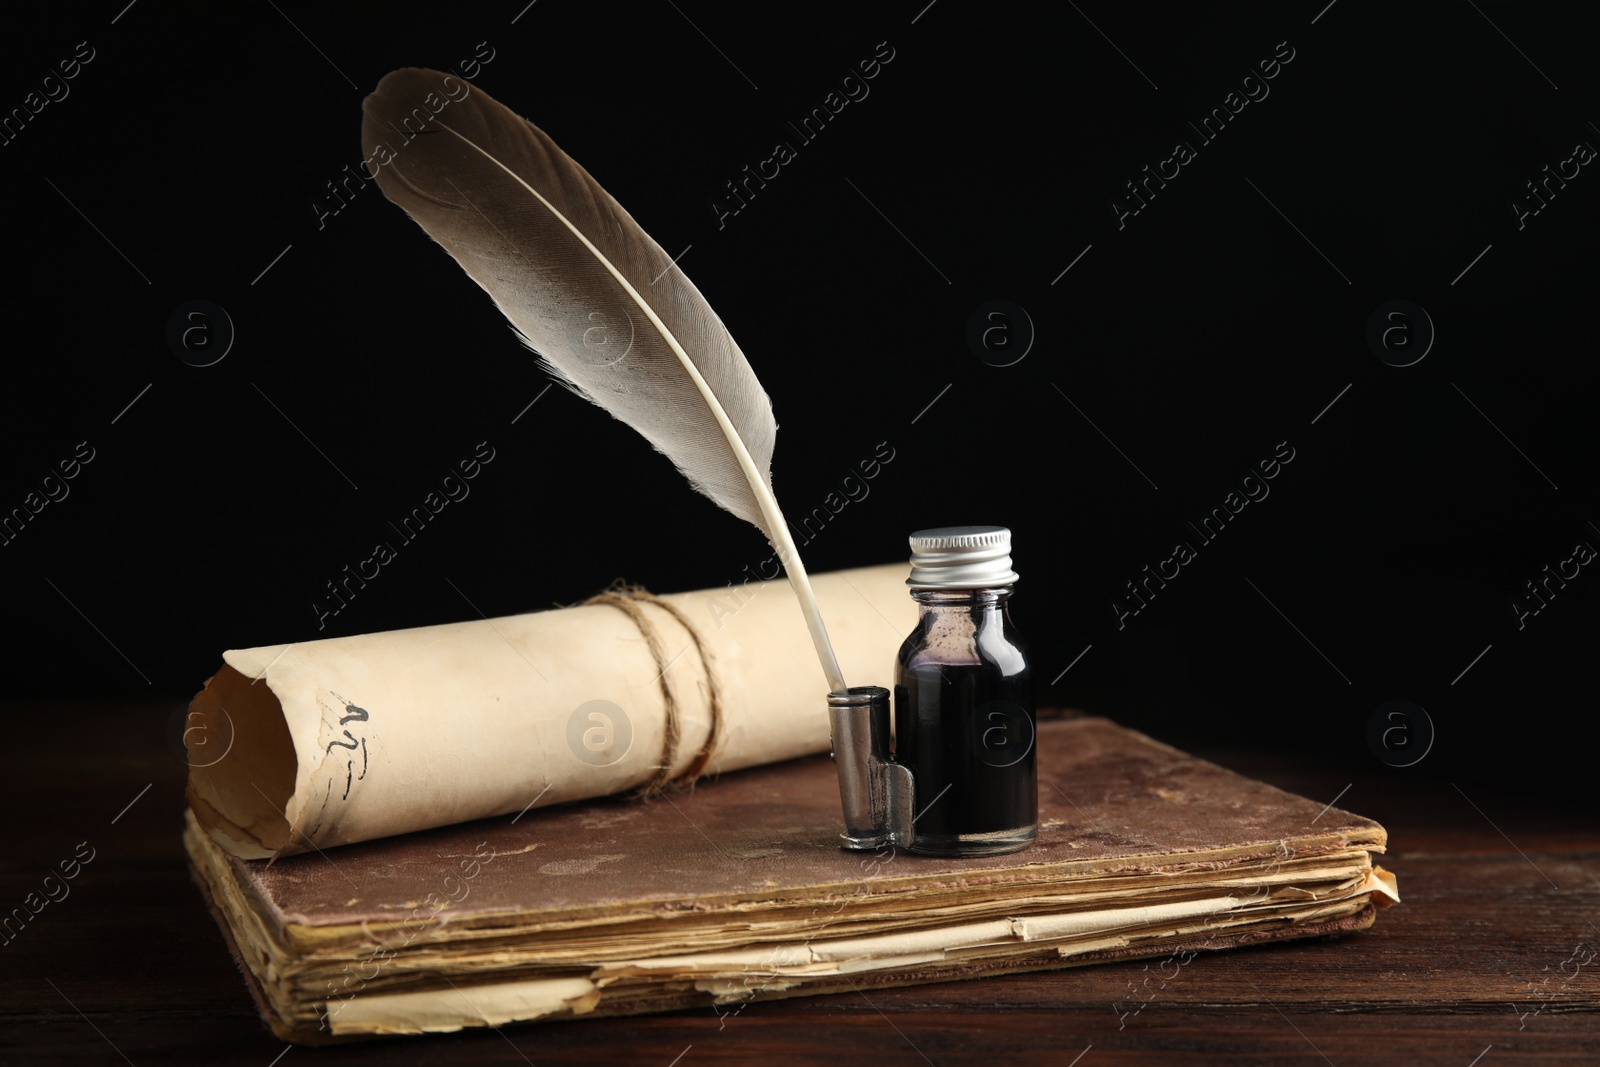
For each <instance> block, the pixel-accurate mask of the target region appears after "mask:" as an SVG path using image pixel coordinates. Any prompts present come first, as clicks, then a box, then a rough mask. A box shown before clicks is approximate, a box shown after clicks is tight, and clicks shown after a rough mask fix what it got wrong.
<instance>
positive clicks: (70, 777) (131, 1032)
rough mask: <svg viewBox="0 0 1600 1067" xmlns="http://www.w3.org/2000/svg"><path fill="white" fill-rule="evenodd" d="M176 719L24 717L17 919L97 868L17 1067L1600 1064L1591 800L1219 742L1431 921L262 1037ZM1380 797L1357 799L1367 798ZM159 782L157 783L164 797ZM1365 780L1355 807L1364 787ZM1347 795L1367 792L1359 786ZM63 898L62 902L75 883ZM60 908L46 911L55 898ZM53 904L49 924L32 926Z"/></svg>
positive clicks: (29, 1010) (154, 711)
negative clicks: (1169, 959) (1363, 826)
mask: <svg viewBox="0 0 1600 1067" xmlns="http://www.w3.org/2000/svg"><path fill="white" fill-rule="evenodd" d="M181 707H182V705H181V703H180V702H177V701H165V702H163V701H151V702H148V703H110V702H107V703H88V702H65V701H63V702H59V703H46V704H39V703H32V704H27V705H20V704H6V705H0V714H3V715H4V717H5V721H7V722H8V723H12V724H13V725H14V731H15V733H16V734H18V735H20V736H16V737H14V739H13V744H14V746H15V747H14V748H13V752H26V753H29V754H30V755H31V756H32V758H31V759H29V760H26V761H25V760H22V759H18V758H14V757H8V759H7V766H8V769H7V772H6V775H5V789H6V792H7V797H8V800H9V803H8V804H7V807H6V810H7V812H8V813H9V814H8V820H7V823H8V824H7V826H6V834H5V840H6V845H5V849H4V851H3V853H0V855H3V861H0V914H10V913H11V911H12V909H13V908H18V907H24V903H25V901H27V900H29V899H30V898H29V894H30V893H41V896H42V887H43V885H44V878H45V876H46V875H47V874H49V873H50V872H51V871H52V870H57V871H58V870H59V869H60V867H59V865H60V863H61V862H62V861H63V860H71V859H72V858H73V857H74V853H75V851H80V850H79V845H80V843H81V842H88V844H89V846H90V847H91V848H92V849H93V850H94V858H93V859H92V860H91V861H90V862H88V863H87V864H83V865H82V866H81V868H80V869H79V870H78V873H77V876H76V877H75V878H73V879H71V880H70V881H68V882H65V883H64V884H65V887H66V888H67V890H68V892H67V895H66V896H64V897H61V899H59V900H52V901H50V902H48V903H47V904H45V905H44V906H43V907H42V908H41V909H40V910H39V912H38V914H36V915H33V916H32V918H31V919H30V920H29V921H28V922H26V924H24V925H21V926H20V927H19V926H18V924H16V923H13V924H12V925H11V927H9V928H8V930H7V934H6V935H5V936H6V937H9V940H5V941H4V943H3V944H0V1065H13V1064H15V1065H22V1064H51V1065H57V1064H62V1065H67V1064H117V1063H124V1062H127V1063H132V1064H138V1065H143V1064H146V1063H205V1064H244V1065H257V1064H258V1065H260V1067H270V1065H272V1064H282V1065H285V1067H292V1065H293V1064H296V1063H305V1062H310V1061H312V1060H316V1061H319V1062H324V1063H339V1064H346V1063H349V1064H368V1063H372V1064H377V1063H383V1064H454V1063H463V1064H466V1063H471V1064H474V1065H488V1064H523V1063H532V1064H538V1065H540V1067H544V1065H546V1064H567V1063H573V1064H576V1063H607V1064H611V1063H616V1064H659V1065H660V1067H670V1065H674V1064H676V1065H678V1067H698V1065H701V1064H712V1063H719V1064H735V1063H754V1062H783V1063H830V1064H832V1063H837V1062H839V1061H840V1060H842V1059H849V1060H852V1061H867V1062H872V1063H882V1064H902V1063H903V1064H924V1063H926V1064H934V1065H937V1067H945V1065H947V1064H950V1065H954V1064H985V1065H987V1064H993V1063H1000V1062H1004V1063H1027V1064H1051V1065H1057V1067H1068V1065H1072V1064H1077V1065H1080V1067H1100V1065H1108V1064H1132V1063H1188V1062H1199V1061H1201V1060H1202V1059H1203V1060H1205V1061H1206V1062H1208V1063H1241V1064H1277V1063H1283V1064H1323V1063H1332V1064H1338V1065H1344V1064H1355V1063H1362V1064H1371V1063H1395V1064H1454V1065H1459V1067H1469V1065H1474V1064H1476V1065H1481V1067H1495V1065H1497V1064H1505V1063H1530V1064H1531V1063H1540V1064H1545V1063H1574V1064H1577V1063H1586V1064H1592V1063H1596V1062H1600V957H1596V956H1595V949H1596V948H1597V947H1600V928H1597V927H1600V819H1596V817H1595V812H1594V811H1593V809H1587V808H1582V807H1578V806H1575V805H1573V804H1571V803H1570V802H1566V801H1552V800H1541V799H1539V798H1537V797H1529V796H1525V795H1512V794H1507V793H1503V792H1497V791H1495V790H1494V789H1492V788H1490V787H1488V786H1485V785H1483V784H1481V783H1451V782H1448V781H1442V780H1439V779H1435V778H1432V777H1429V776H1428V775H1426V774H1425V773H1419V769H1420V768H1411V769H1408V770H1405V771H1398V770H1390V769H1388V768H1385V767H1382V766H1379V765H1378V764H1376V762H1374V763H1373V764H1372V765H1371V766H1370V767H1368V768H1350V767H1346V766H1338V765H1333V764H1328V763H1324V762H1318V761H1316V760H1315V759H1312V758H1306V757H1299V756H1295V757H1291V756H1288V755H1284V754H1273V753H1262V752H1253V751H1245V750H1216V751H1207V750H1205V749H1204V748H1200V749H1198V750H1197V754H1199V755H1202V756H1205V757H1206V758H1208V759H1212V760H1215V761H1217V762H1219V763H1222V764H1223V765H1225V766H1228V767H1230V768H1232V769H1234V770H1237V771H1240V772H1241V773H1244V774H1247V775H1250V776H1252V777H1256V778H1260V779H1261V780H1263V781H1267V782H1270V783H1272V784H1274V785H1277V786H1280V787H1282V788H1285V789H1288V790H1290V791H1292V792H1297V793H1301V794H1303V795H1305V796H1308V797H1312V798H1318V799H1324V800H1326V801H1329V802H1331V801H1333V800H1334V799H1335V797H1336V796H1337V797H1338V800H1339V806H1340V807H1341V808H1345V809H1347V810H1351V811H1355V812H1359V813H1360V814H1362V815H1366V816H1368V817H1370V818H1373V819H1376V820H1378V821H1379V822H1381V823H1382V824H1383V825H1384V826H1385V827H1386V828H1387V829H1388V831H1389V834H1390V845H1391V848H1390V851H1389V854H1388V857H1387V858H1386V859H1385V861H1384V863H1385V865H1386V866H1388V867H1389V868H1390V869H1392V870H1394V871H1395V872H1396V874H1397V875H1398V876H1399V879H1400V888H1401V894H1402V896H1403V898H1404V903H1403V904H1402V905H1400V906H1398V907H1395V908H1391V909H1389V910H1388V911H1387V912H1385V913H1384V914H1383V915H1382V916H1381V917H1380V920H1379V922H1378V924H1377V926H1375V927H1374V928H1373V929H1372V930H1370V931H1368V932H1366V933H1364V934H1359V935H1356V936H1354V937H1349V938H1344V939H1341V940H1337V941H1313V942H1297V943H1286V944H1282V945H1267V946H1262V947H1256V948H1249V949H1242V950H1238V951H1234V952H1229V953H1219V954H1216V955H1201V956H1199V957H1196V958H1195V959H1194V960H1193V961H1191V962H1189V963H1188V964H1187V965H1186V966H1184V967H1183V968H1182V969H1181V970H1178V971H1177V973H1176V974H1173V973H1172V972H1173V968H1172V967H1168V968H1166V970H1165V972H1164V973H1158V971H1157V968H1156V967H1155V966H1153V965H1151V964H1148V963H1145V962H1132V963H1119V964H1109V965H1104V966H1098V967H1089V968H1080V969H1073V970H1067V971H1060V972H1049V973H1040V974H1019V975H1015V976H1008V977H999V978H991V979H985V980H981V981H975V982H956V983H949V984H944V985H934V986H922V987H915V988H909V989H893V990H876V991H865V990H858V991H856V992H854V993H845V994H840V995H836V996H827V997H817V998H807V999H797V1000H791V1001H780V1002H773V1003H760V1004H753V1005H749V1006H746V1007H745V1008H743V1009H742V1010H740V1011H738V1012H737V1013H735V1014H727V1015H723V1016H719V1015H718V1014H717V1013H716V1012H715V1011H713V1010H711V1009H709V1008H708V1009H705V1010H697V1011H683V1012H676V1013H672V1014H667V1015H659V1016H644V1017H636V1018H623V1019H603V1020H594V1021H592V1022H586V1021H574V1022H561V1023H554V1024H546V1025H532V1026H520V1027H507V1028H505V1029H503V1030H499V1031H493V1030H487V1031H481V1032H475V1033H465V1034H456V1035H449V1036H441V1037H433V1038H421V1039H417V1038H412V1039H405V1040H395V1041H378V1042H372V1043H367V1044H363V1045H352V1046H343V1047H335V1048H326V1049H307V1048H300V1047H290V1046H287V1045H285V1044H283V1043H282V1042H280V1041H277V1040H276V1039H274V1038H273V1037H272V1035H271V1034H270V1032H269V1031H268V1030H267V1029H266V1027H265V1026H264V1025H263V1024H262V1023H261V1021H260V1020H259V1019H258V1018H257V1017H256V1014H255V1011H254V1009H253V1006H252V1004H251V1002H250V998H249V996H248V995H247V993H246V991H245V987H244V983H243V981H242V980H241V978H240V976H239V974H238V973H237V972H236V971H235V969H234V965H233V963H232V960H231V959H230V957H229V955H228V952H227V950H226V949H225V948H224V945H223V941H222V937H221V935H220V933H219V932H218V930H217V928H216V926H215V924H214V923H213V922H212V920H211V917H210V916H209V915H208V914H207V913H206V910H205V908H204V906H203V904H202V902H201V898H200V894H199V891H198V890H197V889H196V887H195V886H194V885H193V884H192V882H191V881H190V876H189V872H188V868H187V865H186V861H185V857H184V854H183V849H182V846H181V844H180V841H179V831H180V825H181V818H182V812H183V781H184V774H185V769H184V765H183V763H182V761H181V760H180V758H179V757H178V756H177V755H175V754H174V752H173V751H171V749H170V748H169V743H168V741H167V739H166V736H165V735H166V734H167V733H169V732H171V731H169V730H168V726H169V723H170V722H171V720H172V718H173V716H174V714H175V713H180V714H181ZM1352 779H1353V780H1352ZM147 786H148V789H147V788H146V787H147ZM1347 786H1348V788H1346V787H1347ZM1341 790H1343V792H1342V793H1341ZM50 889H51V892H53V893H54V894H55V895H56V896H58V897H60V896H61V889H60V888H59V887H58V883H54V882H53V883H51V886H50ZM31 899H32V900H33V901H34V903H35V906H37V902H38V900H39V899H40V897H34V898H31ZM24 910H25V911H26V908H24Z"/></svg>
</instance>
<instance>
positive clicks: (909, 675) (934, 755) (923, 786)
mask: <svg viewBox="0 0 1600 1067" xmlns="http://www.w3.org/2000/svg"><path fill="white" fill-rule="evenodd" d="M1016 581H1017V574H1016V572H1015V571H1013V570H1012V569H1011V531H1010V530H1008V529H1006V528H1005V527H1003V526H950V527H945V528H942V529H936V530H919V531H917V532H916V533H914V534H912V535H911V577H910V578H908V579H907V580H906V585H908V586H909V587H910V589H911V596H912V598H913V599H915V600H916V601H917V603H918V604H919V605H920V606H921V618H919V619H918V621H917V628H916V629H915V630H913V631H912V633H911V635H910V636H909V637H907V638H906V640H905V643H904V644H903V645H901V646H900V654H899V656H898V657H897V660H896V663H895V678H894V725H895V762H897V763H901V764H904V765H905V766H906V767H907V768H908V769H909V770H910V771H911V774H912V776H913V777H914V779H915V781H916V813H915V815H914V819H915V825H914V827H913V832H914V837H913V841H912V844H911V845H910V846H909V847H910V848H911V849H912V851H914V852H926V853H932V854H934V855H946V856H984V855H994V854H997V853H1002V852H1015V851H1017V850H1018V849H1023V848H1026V847H1028V845H1030V844H1032V843H1033V839H1034V835H1035V834H1036V833H1037V832H1038V826H1039V795H1038V781H1037V776H1036V773H1035V766H1034V763H1035V759H1034V745H1033V741H1034V731H1035V726H1036V720H1035V718H1034V709H1033V690H1032V675H1031V673H1030V671H1029V668H1028V657H1027V652H1026V651H1025V650H1024V648H1023V646H1022V643H1021V640H1020V638H1019V637H1018V635H1017V632H1016V629H1015V628H1014V627H1013V626H1012V624H1011V616H1010V612H1009V611H1008V609H1007V602H1008V601H1009V600H1010V598H1011V589H1012V586H1013V585H1014V584H1015V583H1016Z"/></svg>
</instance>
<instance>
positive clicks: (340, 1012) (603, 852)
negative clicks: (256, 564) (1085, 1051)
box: [185, 718, 1399, 1043]
mask: <svg viewBox="0 0 1600 1067" xmlns="http://www.w3.org/2000/svg"><path fill="white" fill-rule="evenodd" d="M1037 745H1038V768H1039V817H1040V825H1039V836H1038V841H1037V843H1036V844H1035V845H1034V846H1033V847H1032V848H1029V849H1027V850H1025V851H1022V852H1018V853H1014V854H1012V855H1007V856H997V857H989V858H984V859H966V860H957V859H937V858H930V857H921V856H915V855H911V854H909V853H906V852H904V851H903V850H897V849H894V848H891V847H888V846H886V847H885V848H884V849H882V850H881V851H879V852H877V853H861V852H847V851H844V850H842V849H840V848H839V846H838V840H837V831H838V829H839V823H840V810H839V793H838V785H837V779H836V777H835V775H834V771H833V767H832V765H831V763H830V762H829V760H828V758H827V757H825V756H819V757H810V758H805V759H799V760H792V761H789V762H787V763H782V764H777V765H773V766H769V767H763V768H757V769H753V770H748V771H741V772H737V773H732V774H727V775H724V776H723V777H721V778H720V779H717V780H714V781H705V782H702V783H700V784H699V785H698V786H697V787H695V788H694V789H693V790H692V791H682V792H676V793H666V794H662V795H659V796H656V797H654V798H651V799H647V800H641V799H635V798H617V797H613V798H606V799H601V800H593V801H588V802H584V803H581V804H572V805H565V806H561V807H555V808H547V809H538V810H532V811H528V812H525V813H524V814H522V815H520V816H508V817H503V818H498V819H494V820H482V821H478V822H472V823H465V824H461V825H457V826H452V827H446V828H442V829H437V830H429V831H424V832H421V833H414V834H407V835H404V836H401V837H394V838H389V839H385V840H380V841H372V842H366V843H361V844H355V845H350V846H347V847H343V848H335V849H328V850H324V851H321V852H312V853H307V854H303V855H297V856H290V857H287V858H280V859H277V860H275V861H271V862H269V861H266V860H246V859H240V858H238V857H235V856H232V855H229V854H228V853H226V852H224V851H223V850H222V849H220V848H218V847H217V846H216V844H215V843H214V842H213V841H212V840H211V839H210V838H209V836H208V835H207V834H206V833H205V832H204V831H202V830H200V828H199V827H198V825H197V824H196V823H195V822H194V820H193V817H192V816H191V817H190V818H189V822H188V827H187V830H186V833H185V841H186V844H187V847H188V850H189V855H190V857H191V859H192V861H193V865H194V870H195V873H196V880H197V881H198V882H199V884H200V886H201V888H202V890H203V891H204V893H205V895H206V897H207V899H208V901H209V902H210V904H211V906H212V910H213V912H214V914H215V915H216V916H217V919H218V922H219V923H220V924H221V926H222V928H223V932H224V934H225V936H226V937H227V938H228V941H229V944H230V947H231V948H232V949H233V951H234V952H235V954H236V956H237V957H238V960H239V963H240V967H241V970H242V971H243V972H244V975H245V979H246V982H247V984H248V985H249V987H250V990H251V993H252V994H253V995H254V997H255V998H256V1001H257V1004H258V1006H259V1007H260V1010H261V1013H262V1016H263V1018H264V1019H265V1020H266V1021H267V1023H268V1024H269V1025H270V1026H271V1027H272V1029H273V1030H274V1032H276V1033H277V1034H278V1035H279V1036H280V1037H282V1038H284V1039H285V1040H290V1041H297V1042H304V1043H319V1042H325V1041H334V1040H340V1039H346V1038H357V1037H366V1036H377V1035H392V1034H416V1033H424V1032H430V1031H449V1030H458V1029H461V1028H463V1027H468V1026H481V1025H486V1024H493V1025H497V1026H498V1025H502V1024H505V1023H509V1022H517V1021H530V1020H549V1019H557V1018H571V1017H574V1016H605V1015H617V1014H631V1013H639V1012H651V1011H665V1010H671V1009H678V1008H686V1007H696V1006H698V1007H702V1008H709V1009H710V1010H716V1011H719V1012H726V1011H732V1010H737V1009H738V1008H739V1007H741V1006H742V1005H743V1004H745V1003H747V1002H750V1001H753V1000H763V999H770V998H775V997H789V996H805V995H812V994H820V993H832V992H838V991H848V990H850V989H851V988H857V989H860V988H865V987H868V986H885V985H900V984H913V983H920V982H936V981H947V980H952V979H968V978H978V977H980V976H983V975H987V974H995V973H1002V972H1010V971H1021V970H1040V969H1046V968H1057V967H1071V966H1077V965H1081V964H1088V963H1095V962H1099V961H1102V960H1109V959H1119V958H1127V957H1139V956H1178V955H1181V954H1187V953H1194V952H1199V951H1206V950H1216V949H1226V948H1232V947H1235V946H1239V945H1245V944H1250V943H1253V942H1258V941H1265V940H1276V939H1285V938H1297V937H1313V936H1319V935H1329V934H1342V933H1346V932H1350V931H1355V930H1361V929H1365V928H1366V927H1368V926H1370V925H1371V924H1372V922H1373V918H1374V915H1375V913H1376V910H1377V908H1379V907H1382V906H1386V905H1387V904H1389V903H1392V902H1394V901H1396V900H1398V899H1399V897H1398V894H1397V892H1396V889H1395V883H1394V879H1393V877H1392V876H1391V875H1389V874H1388V873H1387V872H1386V871H1384V870H1383V869H1382V868H1381V867H1377V866H1375V865H1374V863H1373V857H1374V855H1375V854H1377V853H1381V852H1383V850H1384V844H1385V840H1386V835H1385V833H1384V830H1383V827H1381V826H1379V825H1378V824H1377V823H1375V822H1373V821H1372V820H1370V819H1365V818H1362V817H1360V816H1357V815H1352V814H1350V813H1348V812H1345V811H1342V810H1340V809H1338V808H1334V807H1324V806H1323V805H1321V804H1318V803H1317V802H1315V801H1311V800H1307V799H1305V798H1303V797H1298V796H1294V795H1291V794H1289V793H1285V792H1283V791H1282V790H1279V789H1276V788H1274V787H1272V786H1269V785H1266V784H1264V783H1261V782H1256V781H1252V780H1250V779H1248V778H1244V777H1242V776H1240V775H1237V774H1234V773H1233V772H1231V771H1228V770H1225V769H1224V768H1221V767H1218V766H1216V765H1214V764H1211V763H1207V762H1205V761H1203V760H1199V759H1196V758H1194V757H1192V756H1189V755H1186V754H1185V753H1182V752H1179V751H1177V750H1175V749H1173V748H1170V747H1168V746H1166V745H1163V744H1160V743H1158V742H1156V741H1154V740H1152V739H1150V738H1148V737H1145V736H1144V735H1142V734H1139V733H1136V732H1134V731H1132V730H1128V729H1125V728H1123V727H1120V726H1118V725H1116V724H1114V723H1112V722H1110V721H1108V720H1106V719H1101V718H1066V719H1056V720H1041V722H1040V724H1039V729H1038V732H1037Z"/></svg>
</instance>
